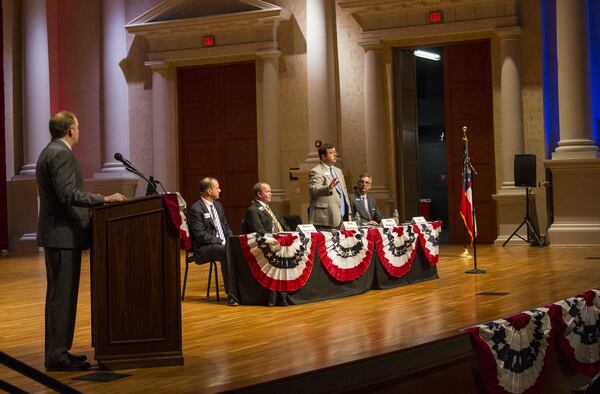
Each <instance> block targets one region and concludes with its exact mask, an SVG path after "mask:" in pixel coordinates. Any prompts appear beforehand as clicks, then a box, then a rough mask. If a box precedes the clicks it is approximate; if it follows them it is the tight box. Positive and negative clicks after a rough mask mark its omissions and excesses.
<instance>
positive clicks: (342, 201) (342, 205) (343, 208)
mask: <svg viewBox="0 0 600 394" xmlns="http://www.w3.org/2000/svg"><path fill="white" fill-rule="evenodd" d="M329 172H330V173H331V178H332V179H337V176H336V175H335V171H333V166H332V167H329ZM335 189H336V190H337V192H338V193H339V194H340V214H341V215H342V217H344V216H345V215H346V201H345V199H344V189H343V188H342V183H341V182H338V184H337V185H336V186H335Z"/></svg>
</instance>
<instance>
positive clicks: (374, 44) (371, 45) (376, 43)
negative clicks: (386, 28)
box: [358, 39, 383, 52]
mask: <svg viewBox="0 0 600 394" xmlns="http://www.w3.org/2000/svg"><path fill="white" fill-rule="evenodd" d="M358 45H359V46H361V47H362V49H363V50H364V51H365V52H367V51H375V52H383V42H382V41H381V40H378V39H374V40H365V41H359V42H358Z"/></svg>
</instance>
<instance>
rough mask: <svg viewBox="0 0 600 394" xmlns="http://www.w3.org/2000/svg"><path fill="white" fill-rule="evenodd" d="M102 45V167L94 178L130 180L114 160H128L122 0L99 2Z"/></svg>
mask: <svg viewBox="0 0 600 394" xmlns="http://www.w3.org/2000/svg"><path fill="white" fill-rule="evenodd" d="M102 43H103V45H102V50H103V57H102V59H103V64H102V71H103V76H102V77H103V78H102V82H103V88H104V95H103V115H104V116H103V119H104V164H102V170H101V173H100V174H95V177H101V178H104V177H106V176H108V177H119V176H123V175H126V176H127V177H129V173H128V172H125V168H124V167H123V165H122V164H121V163H120V162H118V161H116V160H115V159H114V154H115V153H116V152H119V153H121V154H122V155H123V156H125V157H126V158H129V102H128V90H127V81H126V79H125V74H124V70H122V69H121V63H122V62H123V60H124V59H125V58H126V57H127V32H126V31H125V7H124V5H123V0H104V1H103V2H102Z"/></svg>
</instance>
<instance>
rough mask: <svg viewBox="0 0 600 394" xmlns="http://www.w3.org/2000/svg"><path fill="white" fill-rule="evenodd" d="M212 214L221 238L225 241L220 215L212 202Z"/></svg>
mask: <svg viewBox="0 0 600 394" xmlns="http://www.w3.org/2000/svg"><path fill="white" fill-rule="evenodd" d="M210 216H212V220H213V223H214V224H215V227H216V228H217V235H218V236H219V238H221V239H222V240H223V241H225V234H224V233H223V227H221V221H220V220H219V215H217V210H216V209H215V204H210Z"/></svg>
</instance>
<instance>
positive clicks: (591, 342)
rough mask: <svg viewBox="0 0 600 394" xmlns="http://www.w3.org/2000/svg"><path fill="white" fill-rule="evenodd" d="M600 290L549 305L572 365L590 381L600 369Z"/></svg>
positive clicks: (564, 350) (563, 346) (560, 343)
mask: <svg viewBox="0 0 600 394" xmlns="http://www.w3.org/2000/svg"><path fill="white" fill-rule="evenodd" d="M599 313H600V291H598V290H589V291H586V292H585V293H583V294H582V295H580V296H577V297H572V298H568V299H566V300H563V301H559V302H556V303H554V304H552V305H551V306H550V317H551V319H552V326H553V328H554V329H556V334H557V337H558V343H559V346H560V349H561V350H562V352H563V354H564V355H565V356H566V358H567V360H568V361H569V363H570V364H571V365H572V366H573V368H575V369H576V370H579V371H580V372H582V373H584V374H586V375H587V376H588V377H589V378H592V377H594V376H595V375H596V374H597V373H598V370H599V367H600V344H599V343H598V338H599V337H600V319H599Z"/></svg>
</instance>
